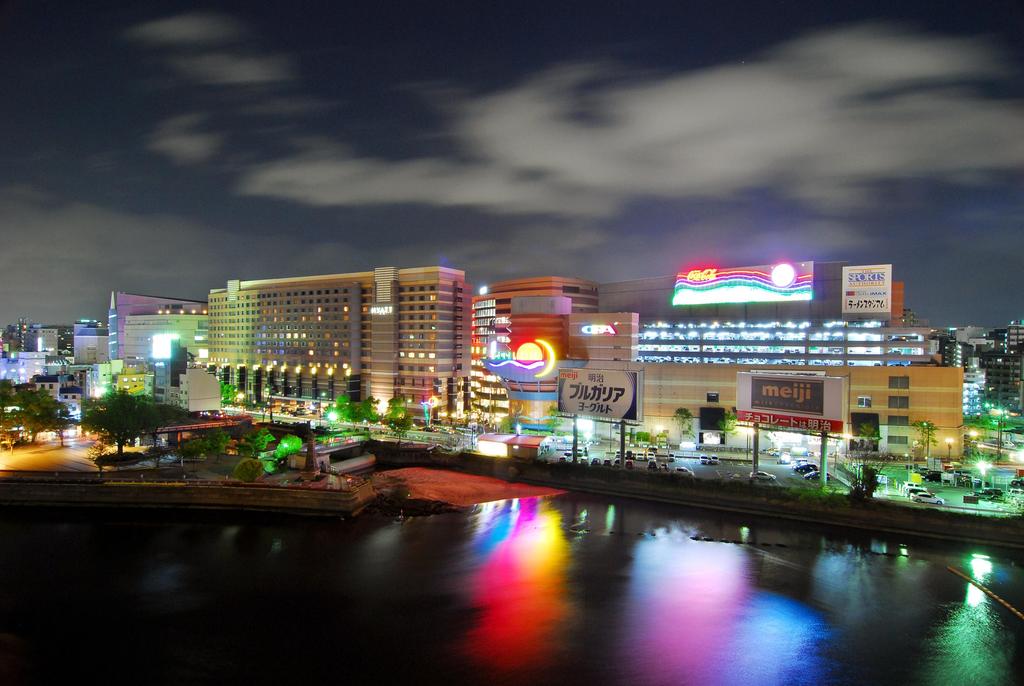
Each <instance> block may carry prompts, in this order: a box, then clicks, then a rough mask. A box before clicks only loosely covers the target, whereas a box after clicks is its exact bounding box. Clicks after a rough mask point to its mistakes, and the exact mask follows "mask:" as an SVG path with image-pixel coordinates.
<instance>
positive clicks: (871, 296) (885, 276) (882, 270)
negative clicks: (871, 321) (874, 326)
mask: <svg viewBox="0 0 1024 686" xmlns="http://www.w3.org/2000/svg"><path fill="white" fill-rule="evenodd" d="M891 310H892V265H891V264H871V265H865V266H860V267H843V315H844V317H846V318H848V319H849V318H851V317H849V316H847V315H852V318H858V317H867V318H877V317H881V316H884V317H886V318H888V316H889V313H890V311H891Z"/></svg>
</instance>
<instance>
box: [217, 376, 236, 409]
mask: <svg viewBox="0 0 1024 686" xmlns="http://www.w3.org/2000/svg"><path fill="white" fill-rule="evenodd" d="M237 398H238V386H235V385H234V384H229V383H225V382H224V381H221V382H220V404H221V405H234V404H235V403H236V402H238V399H237Z"/></svg>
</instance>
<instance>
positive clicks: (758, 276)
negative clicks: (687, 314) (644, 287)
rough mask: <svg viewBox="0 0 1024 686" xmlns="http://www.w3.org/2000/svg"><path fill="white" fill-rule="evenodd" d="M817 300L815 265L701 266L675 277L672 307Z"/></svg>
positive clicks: (784, 263) (802, 263)
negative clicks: (723, 267) (815, 296)
mask: <svg viewBox="0 0 1024 686" xmlns="http://www.w3.org/2000/svg"><path fill="white" fill-rule="evenodd" d="M813 297H814V263H813V262H796V263H789V262H780V263H779V264H774V265H760V266H756V267H736V268H726V269H721V268H718V267H699V268H695V269H689V270H687V271H685V272H680V273H679V275H678V276H677V277H676V285H675V291H674V292H673V295H672V304H673V305H713V304H718V303H751V302H788V301H798V300H811V299H812V298H813Z"/></svg>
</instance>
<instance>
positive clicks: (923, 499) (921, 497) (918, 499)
mask: <svg viewBox="0 0 1024 686" xmlns="http://www.w3.org/2000/svg"><path fill="white" fill-rule="evenodd" d="M910 499H911V500H913V501H914V502H915V503H931V504H932V505H945V504H946V501H945V500H943V499H942V498H940V497H939V496H937V495H935V494H934V493H929V492H928V491H922V492H920V493H915V494H914V495H912V496H910Z"/></svg>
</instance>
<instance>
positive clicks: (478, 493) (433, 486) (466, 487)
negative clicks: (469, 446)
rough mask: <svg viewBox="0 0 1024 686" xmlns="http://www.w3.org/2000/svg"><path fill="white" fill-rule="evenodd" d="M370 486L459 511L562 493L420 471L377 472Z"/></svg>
mask: <svg viewBox="0 0 1024 686" xmlns="http://www.w3.org/2000/svg"><path fill="white" fill-rule="evenodd" d="M373 485H374V488H376V489H377V490H378V491H381V490H387V489H393V488H405V489H406V490H408V492H409V497H410V498H417V499H421V500H438V501H441V502H445V503H451V504H452V505H458V506H460V507H465V506H468V505H476V504H478V503H488V502H491V501H494V500H508V499H509V498H536V497H539V496H549V495H559V494H561V493H565V491H561V490H558V489H557V488H547V487H545V486H531V485H529V484H513V483H508V482H507V481H502V480H501V479H492V478H491V477H488V476H476V475H474V474H463V473H461V472H449V471H445V470H442V469H425V468H423V467H407V468H405V469H391V470H388V471H384V472H377V473H376V474H374V475H373Z"/></svg>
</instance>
